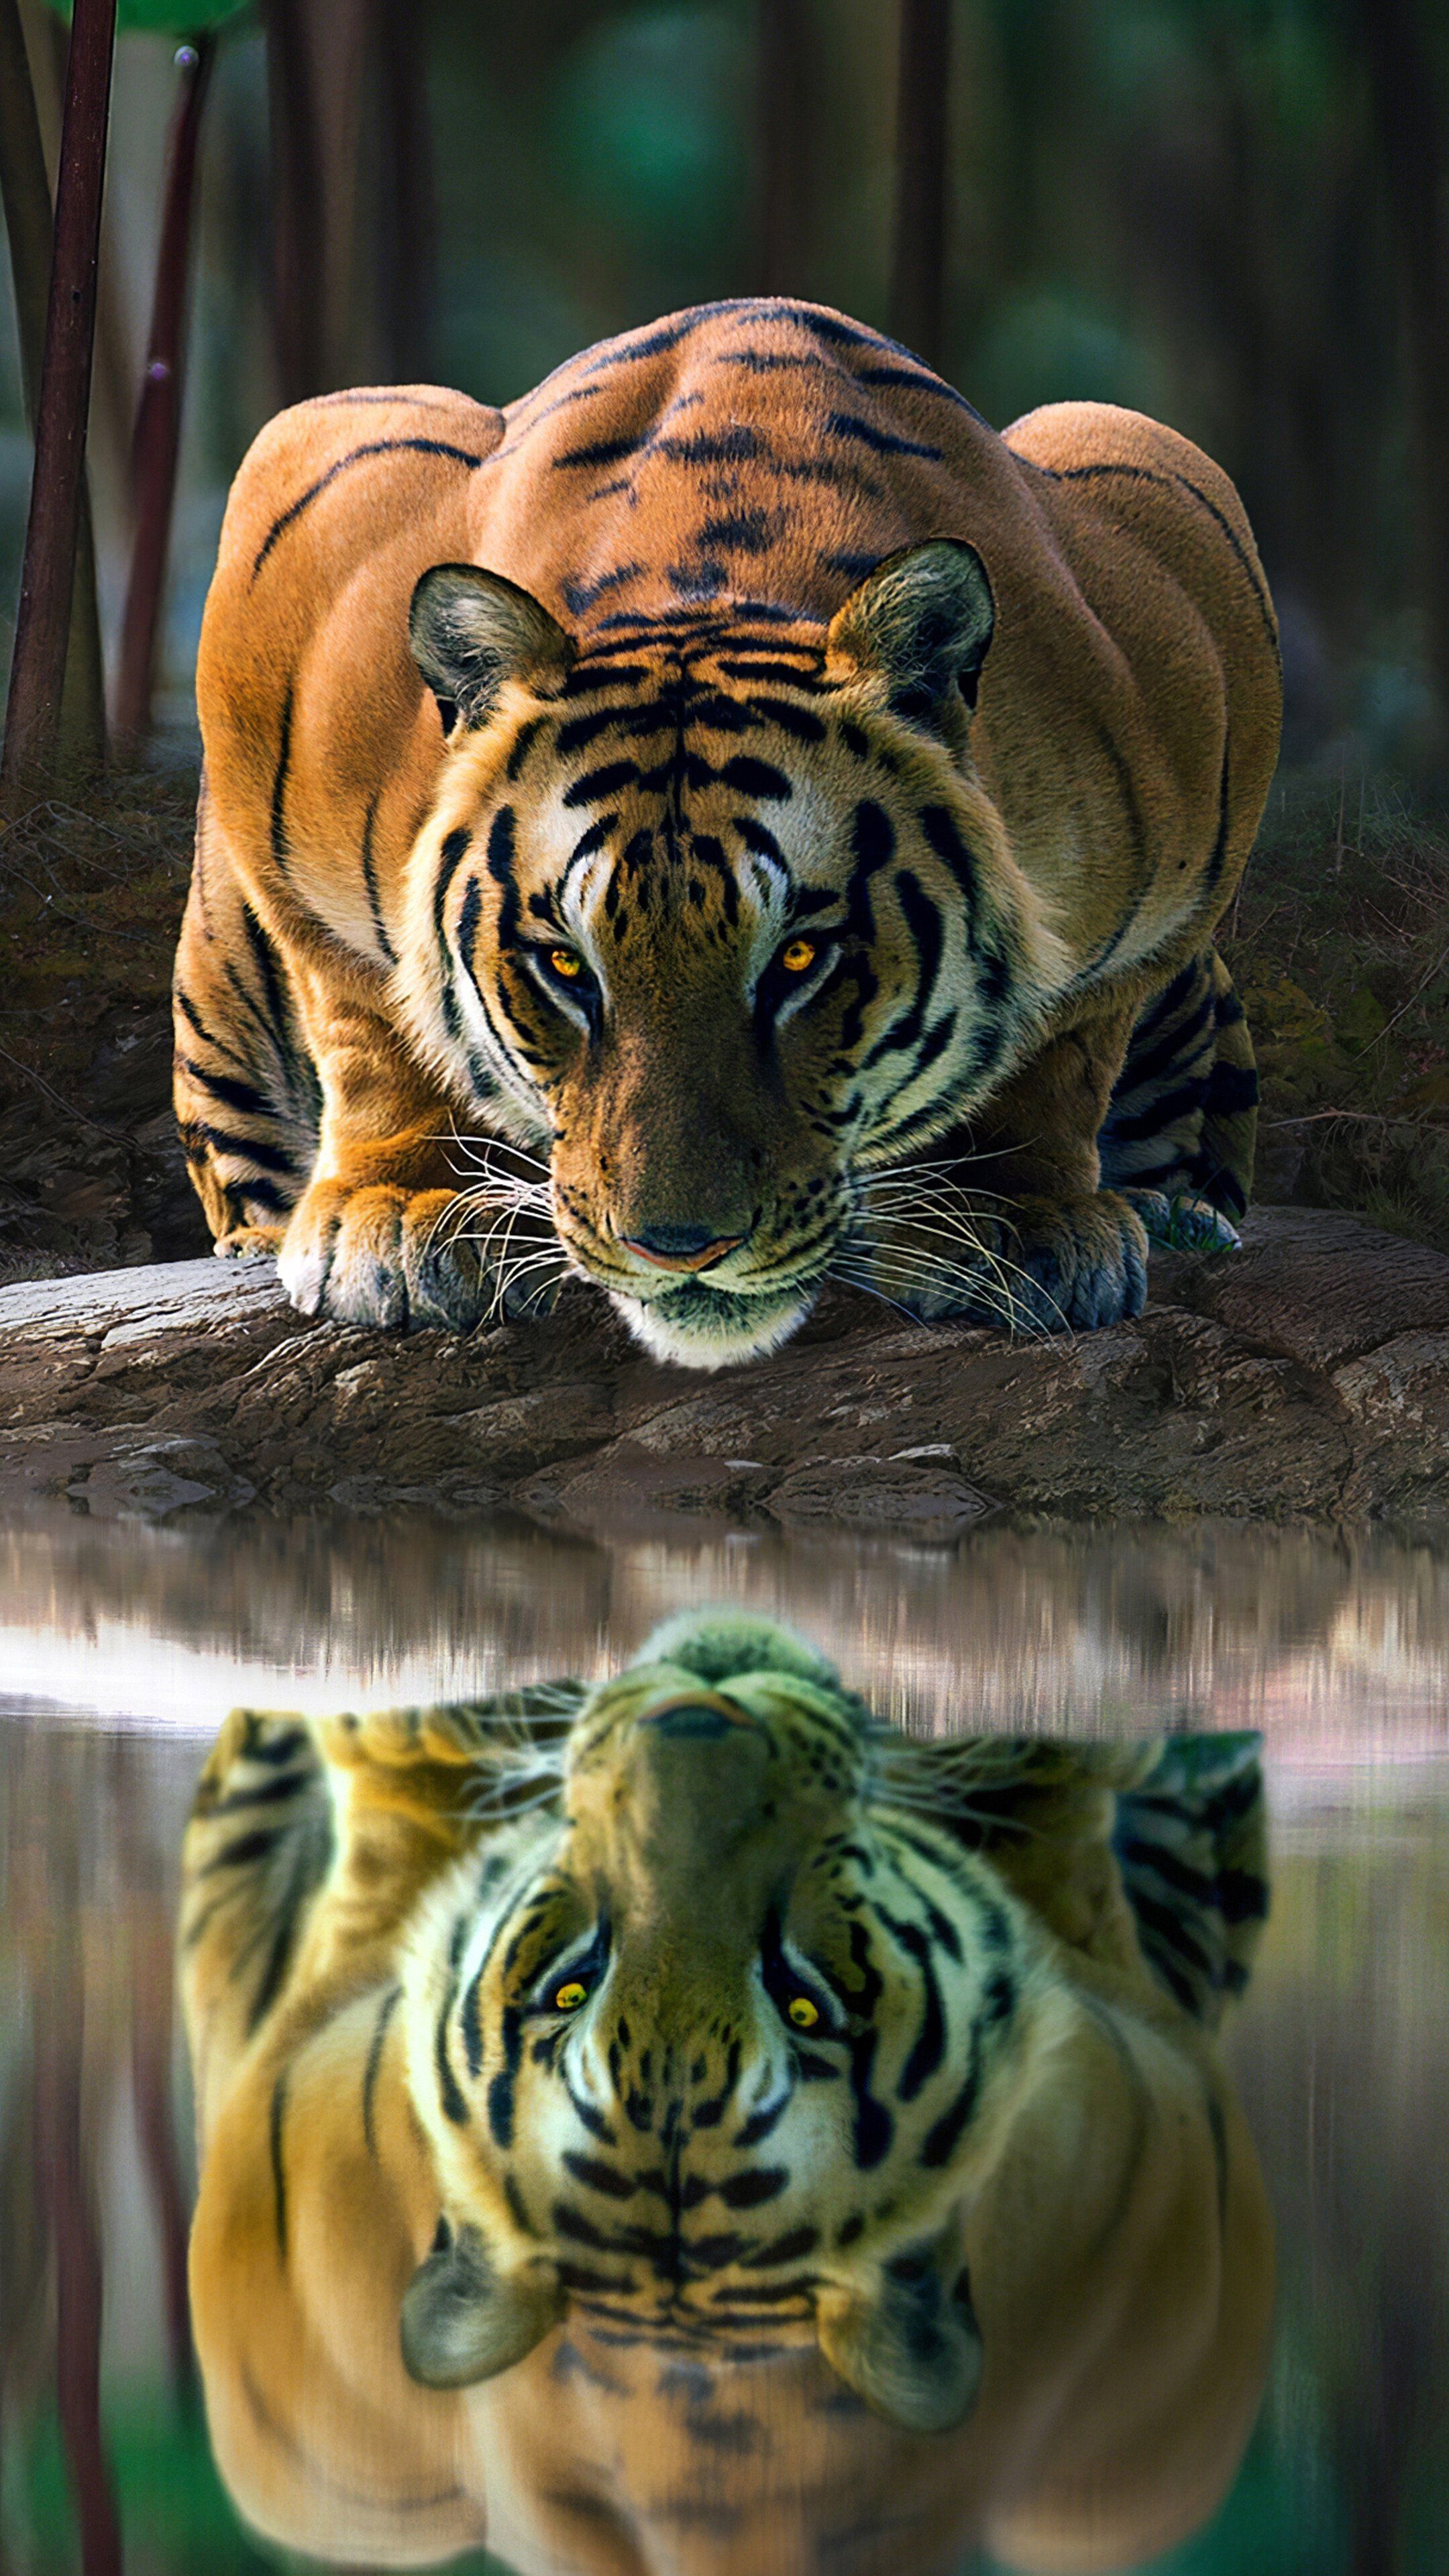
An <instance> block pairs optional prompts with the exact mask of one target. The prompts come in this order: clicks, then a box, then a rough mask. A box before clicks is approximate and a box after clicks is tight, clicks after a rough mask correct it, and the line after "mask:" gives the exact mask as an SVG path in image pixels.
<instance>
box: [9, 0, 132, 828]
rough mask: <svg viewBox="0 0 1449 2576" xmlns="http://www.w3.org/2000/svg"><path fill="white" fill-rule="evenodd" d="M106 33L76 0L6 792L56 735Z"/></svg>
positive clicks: (77, 505)
mask: <svg viewBox="0 0 1449 2576" xmlns="http://www.w3.org/2000/svg"><path fill="white" fill-rule="evenodd" d="M115 35H116V0H76V5H75V14H74V17H73V19H72V22H71V40H70V56H69V62H68V69H67V77H66V95H65V118H64V123H63V126H62V130H61V149H60V170H59V176H58V180H57V185H56V198H55V225H54V247H53V251H52V257H51V271H50V290H49V297H48V301H47V308H46V326H45V350H44V356H43V358H42V362H41V373H40V392H39V397H38V403H37V412H36V426H35V467H34V473H33V475H32V478H31V489H30V512H29V517H28V520H27V523H26V531H25V559H24V564H23V568H22V571H21V577H20V602H19V608H18V611H17V614H16V621H15V649H14V657H13V659H12V662H11V666H10V694H9V700H8V704H7V707H6V717H5V744H4V752H3V764H0V776H3V779H4V781H5V784H6V786H7V787H8V788H11V789H12V790H13V789H14V788H15V786H16V785H17V783H18V782H19V781H20V780H21V779H23V778H26V777H27V776H28V777H30V778H32V779H35V780H37V781H38V780H44V779H45V778H47V777H48V776H49V775H50V773H51V771H52V769H53V766H54V762H55V756H56V750H57V745H58V738H59V730H60V711H61V698H62V693H63V690H64V685H65V671H66V657H67V645H68V639H69V634H70V623H71V615H70V611H71V594H72V590H73V587H74V582H75V568H76V546H77V540H78V537H79V534H80V526H81V512H82V504H83V499H84V493H85V452H86V425H87V415H88V412H89V408H90V389H91V359H92V352H93V348H94V335H95V309H96V264H97V258H98V254H99V249H100V230H101V196H102V191H103V189H104V185H105V170H106V125H107V118H108V115H109V109H110V97H111V61H112V56H113V53H114V50H115ZM26 86H27V89H28V87H29V84H28V82H27V84H26ZM103 721H104V720H103ZM103 744H104V730H103V729H102V747H103Z"/></svg>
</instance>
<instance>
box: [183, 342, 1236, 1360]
mask: <svg viewBox="0 0 1449 2576" xmlns="http://www.w3.org/2000/svg"><path fill="white" fill-rule="evenodd" d="M196 694H197V707H198V713H199V717H200V724H201V733H202V741H203V749H204V771H203V784H202V791H201V797H200V803H199V809H198V820H197V832H196V850H195V863H194V869H193V875H192V881H191V889H190V894H189V897H188V901H187V906H186V912H185V918H184V922H183V927H182V932H181V940H180V948H179V952H178V959H177V970H176V978H175V1034H176V1078H175V1102H176V1111H177V1116H178V1119H179V1121H180V1127H181V1134H182V1139H183V1142H184V1146H185V1150H186V1154H187V1158H188V1163H189V1168H190V1171H191V1176H192V1179H193V1181H194V1183H195V1186H196V1189H197V1191H198V1193H199V1195H200V1198H201V1202H202V1206H203V1209H204V1211H205V1215H206V1220H207V1223H208V1226H209V1228H210V1230H211V1232H212V1235H213V1237H214V1238H215V1246H216V1249H217V1251H218V1252H220V1253H222V1254H238V1253H241V1254H245V1253H252V1252H263V1253H275V1254H276V1255H277V1257H278V1260H279V1266H280V1273H281V1278H282V1280H283V1282H284V1283H285V1286H286V1288H287V1290H288V1292H289V1294H290V1297H291V1299H292V1301H293V1303H294V1304H295V1305H296V1306H297V1307H298V1308H299V1309H300V1310H301V1311H302V1312H303V1313H304V1314H309V1315H316V1314H321V1315H328V1316H331V1317H334V1318H338V1319H341V1320H344V1321H348V1322H352V1323H357V1324H370V1325H380V1326H387V1327H393V1328H400V1327H408V1326H418V1325H423V1326H434V1327H445V1328H451V1329H454V1330H460V1331H465V1330H469V1329H471V1328H472V1327H474V1326H475V1325H476V1324H477V1323H478V1322H479V1321H480V1320H483V1319H484V1318H487V1317H490V1316H492V1317H499V1316H501V1317H504V1318H512V1317H515V1316H517V1317H523V1316H528V1315H533V1314H541V1313H546V1312H548V1311H550V1310H551V1308H552V1306H553V1304H554V1302H555V1300H556V1298H557V1296H558V1293H559V1289H560V1287H561V1285H562V1283H563V1281H564V1279H565V1278H566V1277H569V1276H572V1277H582V1278H583V1279H584V1280H586V1281H590V1282H592V1283H593V1284H594V1285H595V1286H596V1287H598V1288H601V1289H602V1290H603V1291H604V1292H605V1294H606V1295H607V1296H608V1297H609V1298H610V1299H611V1300H612V1301H613V1304H614V1306H615V1307H616V1308H617V1310H618V1311H619V1313H620V1314H621V1315H622V1316H623V1318H624V1319H625V1321H626V1323H627V1324H628V1326H629V1328H630V1330H631V1332H632V1333H633V1334H634V1335H635V1336H636V1337H637V1339H638V1340H640V1341H641V1342H642V1343H643V1344H644V1346H645V1347H646V1348H647V1349H648V1350H649V1351H651V1352H652V1353H653V1354H654V1355H655V1356H656V1357H658V1358H661V1359H664V1360H667V1361H669V1362H672V1363H674V1364H677V1365H681V1366H685V1367H692V1368H706V1369H707V1368H715V1367H720V1366H724V1365H728V1364H734V1363H738V1362H740V1361H742V1360H748V1359H750V1358H752V1357H759V1356H763V1355H765V1354H767V1353H768V1352H770V1351H772V1350H773V1349H775V1348H776V1347H778V1345H779V1344H780V1343H781V1342H782V1341H783V1340H784V1339H785V1338H786V1336H787V1335H789V1334H790V1333H791V1332H792V1331H794V1330H795V1329H796V1327H797V1326H798V1325H799V1324H800V1322H801V1321H802V1319H803V1318H804V1316H805V1315H806V1314H807V1313H809V1311H810V1310H811V1308H812V1306H813V1304H814V1303H815V1301H816V1300H817V1298H818V1297H819V1295H820V1293H821V1290H822V1288H823V1286H824V1284H825V1282H826V1281H827V1280H829V1279H833V1280H837V1281H843V1282H845V1283H846V1284H849V1285H854V1286H855V1287H857V1288H860V1289H863V1290H864V1291H865V1292H866V1293H867V1294H871V1295H875V1296H883V1297H885V1298H886V1299H887V1301H888V1302H890V1303H893V1304H895V1305H898V1306H904V1307H905V1308H906V1309H907V1310H908V1311H909V1312H910V1313H911V1314H912V1315H915V1316H918V1317H921V1318H923V1319H927V1320H930V1319H935V1318H941V1317H948V1316H966V1317H968V1318H974V1319H975V1320H976V1321H978V1322H996V1323H999V1324H1005V1325H1006V1326H1008V1327H1009V1328H1010V1329H1011V1330H1013V1331H1016V1332H1023V1333H1028V1332H1042V1333H1044V1332H1048V1331H1063V1330H1077V1329H1088V1328H1090V1327H1093V1326H1100V1325H1105V1324H1110V1323H1113V1322H1115V1321H1119V1320H1121V1319H1122V1318H1124V1317H1131V1316H1133V1315H1135V1314H1137V1313H1139V1312H1140V1311H1141V1308H1142V1306H1143V1303H1144V1300H1145V1297H1146V1293H1147V1276H1146V1261H1147V1251H1148V1241H1149V1236H1151V1237H1153V1238H1156V1239H1161V1240H1167V1241H1172V1242H1178V1243H1183V1242H1186V1243H1190V1244H1194V1245H1196V1246H1198V1247H1199V1248H1202V1249H1212V1248H1214V1247H1219V1248H1225V1249H1226V1248H1231V1247H1232V1246H1233V1245H1234V1244H1236V1242H1237V1241H1238V1236H1237V1231H1236V1223H1235V1220H1236V1219H1237V1218H1238V1217H1240V1216H1241V1214H1242V1212H1243V1210H1244V1208H1245V1206H1246V1204H1247V1197H1248V1192H1249V1188H1250V1185H1251V1175H1252V1161H1253V1137H1254V1128H1255V1119H1256V1106H1257V1077H1256V1073H1255V1070H1254V1059H1253V1051H1252V1046H1251V1042H1250V1039H1249V1036H1248V1031H1247V1027H1246V1023H1245V1020H1244V1017H1243V1012H1242V1007H1241V1004H1240V1002H1239V1000H1238V997H1237V995H1236V993H1235V992H1234V990H1233V986H1232V982H1231V978H1230V976H1229V975H1228V972H1227V970H1226V968H1225V967H1224V965H1223V963H1222V960H1221V957H1220V956H1219V954H1218V952H1217V950H1216V948H1215V946H1214V944H1213V934H1214V930H1215V928H1216V925H1217V924H1218V922H1219V921H1220V919H1221V917H1222V914H1223V911H1224V908H1225V906H1226V905H1227V904H1228V903H1229V902H1230V900H1231V899H1232V896H1233V894H1234V891H1235V889H1236V887H1237V884H1238V881H1239V878H1240V876H1241V873H1242V869H1243V866H1244V864H1245V861H1246V858H1247V854H1248V851H1249V849H1250V847H1251V844H1252V841H1253V837H1254V834H1255V831H1256V829H1257V825H1258V821H1259V817H1260V815H1261V812H1262V809H1263V805H1264V802H1265V799H1266V796H1267V792H1268V786H1269V782H1270V779H1271V776H1272V773H1273V768H1274V762H1275V758H1276V752H1277V743H1278V732H1279V716H1280V701H1281V686H1280V671H1279V659H1278V644H1277V629H1276V623H1275V618H1274V611H1273V606H1272V602H1271V599H1270V596H1269V592H1268V588H1267V585H1266V582H1265V580H1264V577H1263V573H1262V568H1261V566H1260V564H1259V561H1258V556H1257V552H1256V550H1255V547H1254V543H1253V538H1252V534H1251V531H1250V529H1249V526H1248V522H1247V519H1246V516H1245V514H1244V511H1243V508H1242V504H1241V502H1240V501H1239V499H1238V496H1237V494H1236V492H1235V491H1234V489H1233V486H1232V484H1231V483H1230V482H1229V481H1228V479H1227V477H1226V476H1225V475H1224V474H1223V473H1222V472H1221V471H1220V470H1219V468H1218V467H1217V466H1216V465H1214V464H1213V463H1211V462H1210V460H1209V459H1208V458H1207V457H1206V456H1205V455H1203V454H1202V453H1201V452H1200V451H1199V450H1198V449H1197V448H1196V447H1194V446H1192V445H1191V444H1190V443H1189V442H1188V441H1187V440H1186V439H1184V438H1182V437H1180V436H1179V435H1178V434H1177V433H1176V432H1175V431H1173V430H1171V429H1168V428H1165V427H1162V426H1160V425H1158V424H1157V423H1155V422H1153V421H1150V420H1147V419H1145V418H1143V417H1142V416H1141V415H1139V414H1137V413H1135V412H1130V411H1126V410H1122V409H1119V408H1114V407H1113V406H1111V405H1106V404H1101V403H1089V402H1073V403H1056V404H1051V405H1048V406H1047V407H1046V408H1044V409H1041V410H1038V411H1034V412H1031V413H1030V414H1028V415H1027V417H1026V418H1024V419H1022V420H1020V421H1018V422H1016V423H1015V424H1014V425H1013V426H1012V427H1011V428H1009V429H1008V430H1007V431H1006V432H1005V433H1004V434H1003V435H1001V436H998V435H997V433H996V432H995V431H994V430H993V429H991V428H990V427H989V426H988V424H987V423H986V421H985V420H984V419H983V418H982V417H981V415H980V414H979V413H978V412H977V411H976V410H975V409H974V408H973V407H972V405H971V404H970V403H969V402H968V401H967V400H966V399H965V398H964V396H962V395H960V394H958V393H957V392H955V391H954V389H953V388H952V387H951V386H949V385H947V384H946V383H945V382H944V381H943V380H942V379H941V378H940V377H938V376H936V375H934V374H933V373H932V372H931V371H930V369H929V368H927V367H926V366H925V365H924V364H923V363H922V362H921V361H919V360H918V359H916V358H914V357H913V356H912V355H911V354H910V352H909V351H908V350H906V349H904V348H902V347H900V346H899V345H898V344H897V343H896V342H894V341H892V340H889V339H887V338H885V337H883V336H882V335H881V334H880V333H879V332H877V331H874V330H872V329H870V328H868V327H866V326H865V325H863V324H860V323H856V322H853V321H851V320H850V319H849V318H848V317H846V316H845V315H843V314H840V313H836V312H834V311H832V310H830V309H828V308H826V307H823V306H818V305H812V304H805V303H799V302H795V301H792V300H790V299H787V298H780V299H776V298H763V299H750V298H745V299H737V300H733V301H728V302H723V303H716V304H706V305H700V306H696V307H694V308H692V309H690V310H688V311H685V312H681V313H676V314H673V315H671V316H669V317H668V318H666V319H665V320H663V321H661V322H658V323H655V324H652V325H649V326H647V327H642V328H640V329H637V330H633V331H627V332H625V333H624V334H623V335H622V336H620V337H618V338H615V339H612V340H608V341H605V342H604V343H603V344H602V345H600V346H598V347H596V348H592V349H589V350H585V351H584V352H583V353H582V355H580V356H579V357H576V358H574V359H572V360H571V361H570V362H569V363H568V364H566V365H565V366H563V367H561V368H560V369H559V370H558V371H557V372H556V373H555V374H553V375H551V376H549V377H547V378H546V379H545V381H544V382H543V384H542V385H540V386H539V387H538V388H537V389H536V390H535V391H533V392H532V393H529V394H527V395H525V396H524V397H523V398H522V399H521V400H519V401H517V402H515V403H512V404H510V405H509V406H508V408H507V409H506V410H496V409H493V408H490V407H489V406H487V405H484V404H481V403H478V402H475V401H473V400H471V399H470V398H469V397H467V396H466V395H463V394H460V393H450V392H447V391H445V390H442V389H440V388H437V387H433V386H394V387H382V388H371V389H364V390H360V391H357V392H351V393H342V394H329V395H324V396H322V397H320V398H319V399H318V400H316V401H312V402H308V403H304V404H301V405H299V406H298V407H296V408H295V409H293V410H289V411H286V412H284V413H282V414H281V415H280V416H279V417H278V418H277V419H275V420H273V421H272V422H271V424H270V425H269V426H268V427H267V428H265V429H264V430H263V431H262V433H261V435H260V436H259V438H258V439H257V441H256V443H255V445H254V446H253V447H252V449H251V451H250V453H249V455H248V456H247V458H246V460H245V461H244V463H243V465H242V467H241V470H240V472H239V474H238V476H237V479H236V482H235V484H234V487H233V489H232V492H231V496H230V499H229V502H228V505H227V510H226V516H225V521H224V525H223V528H222V532H221V540H220V548H219V554H218V560H217V565H216V571H215V577H214V579H213V582H212V585H211V589H210V593H209V596H208V600H207V605H206V611H205V618H204V623H203V627H202V634H201V642H200V649H199V655H198V662H197V673H196Z"/></svg>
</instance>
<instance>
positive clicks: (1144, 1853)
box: [1113, 1819, 1217, 1909]
mask: <svg viewBox="0 0 1449 2576" xmlns="http://www.w3.org/2000/svg"><path fill="white" fill-rule="evenodd" d="M1185 1821H1186V1819H1185ZM1113 1848H1114V1849H1115V1851H1116V1854H1117V1858H1118V1859H1119V1860H1120V1861H1130V1862H1132V1863H1134V1864H1135V1865H1136V1866H1138V1867H1142V1868H1147V1869H1151V1870H1155V1871H1156V1873H1157V1876H1158V1877H1159V1878H1160V1879H1161V1880H1162V1882H1163V1884H1164V1886H1166V1887H1171V1888H1174V1889H1175V1890H1176V1891H1177V1894H1178V1895H1179V1896H1185V1897H1187V1898H1189V1899H1190V1900H1191V1902H1192V1903H1193V1904H1194V1905H1199V1906H1202V1907H1203V1908H1204V1909H1206V1908H1208V1907H1209V1906H1211V1905H1213V1904H1214V1903H1215V1902H1216V1894H1217V1889H1216V1882H1215V1881H1214V1880H1213V1879H1211V1878H1208V1877H1207V1876H1205V1874H1204V1873H1203V1871H1202V1870H1200V1869H1195V1868H1194V1867H1193V1864H1192V1862H1191V1861H1187V1860H1183V1859H1182V1858H1180V1856H1179V1855H1178V1854H1177V1853H1176V1852H1174V1851H1171V1850H1169V1849H1168V1847H1167V1846H1166V1845H1165V1844H1163V1843H1149V1842H1144V1841H1143V1840H1142V1837H1141V1835H1140V1834H1128V1835H1124V1836H1123V1837H1122V1838H1121V1840H1120V1841H1118V1842H1116V1843H1115V1844H1114V1846H1113ZM1129 1893H1130V1890H1129Z"/></svg>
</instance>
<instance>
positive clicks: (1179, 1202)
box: [1122, 1190, 1243, 1252]
mask: <svg viewBox="0 0 1449 2576" xmlns="http://www.w3.org/2000/svg"><path fill="white" fill-rule="evenodd" d="M1122 1196H1123V1198H1124V1199H1125V1200H1126V1201H1127V1204H1128V1206H1129V1207H1133V1208H1135V1209H1136V1211H1137V1213H1138V1215H1139V1216H1140V1217H1141V1219H1142V1222H1143V1224H1144V1225H1145V1227H1146V1228H1147V1236H1148V1241H1149V1242H1151V1243H1160V1244H1161V1245H1162V1247H1163V1249H1164V1251H1167V1252H1241V1251H1242V1248H1243V1238H1242V1236H1241V1235H1240V1234H1239V1232H1238V1229H1237V1227H1236V1226H1235V1225H1233V1224H1231V1223H1230V1222H1229V1220H1228V1218H1227V1217H1225V1216H1224V1215H1223V1214H1222V1212H1221V1210H1220V1209H1218V1208H1215V1207H1214V1206H1213V1204H1212V1202H1211V1200H1210V1199H1199V1198H1193V1197H1191V1196H1190V1195H1188V1194H1187V1193H1185V1192H1181V1193H1179V1194H1178V1195H1177V1196H1175V1197H1173V1198H1168V1197H1167V1196H1166V1194H1165V1193H1164V1192H1163V1191H1162V1190H1124V1191H1123V1192H1122Z"/></svg>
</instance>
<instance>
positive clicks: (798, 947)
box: [780, 939, 820, 975]
mask: <svg viewBox="0 0 1449 2576" xmlns="http://www.w3.org/2000/svg"><path fill="white" fill-rule="evenodd" d="M819 954H820V951H819V949H818V948H817V947H816V944H815V942H814V940H813V939H791V940H789V941H787V943H786V945H785V946H784V947H783V948H782V949H781V951H780V963H781V965H782V966H783V967H784V969H785V972H786V974H787V975H803V974H804V973H805V971H806V969H807V967H810V966H813V965H814V963H815V960H816V958H817V957H818V956H819Z"/></svg>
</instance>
